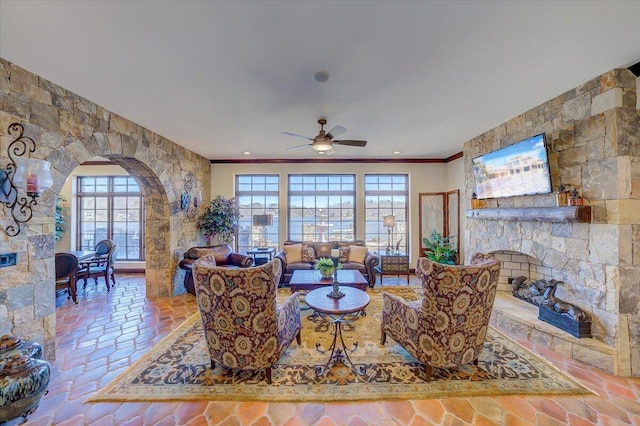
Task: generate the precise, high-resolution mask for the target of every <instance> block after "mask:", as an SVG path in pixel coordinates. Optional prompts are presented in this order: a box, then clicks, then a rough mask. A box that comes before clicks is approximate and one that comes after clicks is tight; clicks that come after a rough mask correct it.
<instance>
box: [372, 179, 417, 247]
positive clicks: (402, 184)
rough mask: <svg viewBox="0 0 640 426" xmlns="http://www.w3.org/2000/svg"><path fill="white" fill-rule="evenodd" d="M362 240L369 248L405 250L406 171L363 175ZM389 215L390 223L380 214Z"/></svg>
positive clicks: (407, 185) (407, 184)
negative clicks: (363, 233) (363, 232)
mask: <svg viewBox="0 0 640 426" xmlns="http://www.w3.org/2000/svg"><path fill="white" fill-rule="evenodd" d="M364 198H365V240H366V242H367V247H369V250H371V251H376V252H378V253H385V252H386V250H387V247H391V248H393V251H396V246H397V247H398V251H400V252H402V253H407V247H408V245H407V216H408V200H409V176H408V175H391V174H385V175H378V174H376V175H373V174H371V175H364ZM389 215H393V216H394V224H393V227H384V226H383V225H384V217H385V216H389Z"/></svg>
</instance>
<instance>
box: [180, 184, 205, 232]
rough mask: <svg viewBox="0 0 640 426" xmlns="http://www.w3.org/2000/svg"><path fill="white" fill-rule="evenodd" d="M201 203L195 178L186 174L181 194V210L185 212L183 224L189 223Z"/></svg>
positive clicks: (200, 195)
mask: <svg viewBox="0 0 640 426" xmlns="http://www.w3.org/2000/svg"><path fill="white" fill-rule="evenodd" d="M201 201H202V193H201V192H200V189H199V188H198V182H197V181H196V178H195V176H193V174H191V173H187V174H186V176H185V177H184V192H183V193H182V199H181V208H182V210H185V217H184V219H183V220H182V221H183V222H184V223H189V222H191V220H192V219H193V218H194V217H196V213H197V211H198V206H199V205H200V202H201Z"/></svg>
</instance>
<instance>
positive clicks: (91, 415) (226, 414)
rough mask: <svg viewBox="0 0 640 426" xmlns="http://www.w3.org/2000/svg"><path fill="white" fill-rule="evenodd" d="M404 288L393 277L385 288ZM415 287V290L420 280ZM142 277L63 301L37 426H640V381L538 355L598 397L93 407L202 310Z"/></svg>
mask: <svg viewBox="0 0 640 426" xmlns="http://www.w3.org/2000/svg"><path fill="white" fill-rule="evenodd" d="M402 283H404V284H405V285H406V280H405V279H402V278H400V279H399V280H397V279H396V278H395V277H386V276H385V279H384V284H385V285H391V284H402ZM412 284H417V281H416V279H415V277H412ZM144 288H145V286H144V277H143V276H141V275H133V274H130V275H122V274H120V275H119V276H118V285H117V286H116V287H115V288H114V289H113V290H112V291H111V292H110V293H107V292H106V291H105V288H104V284H102V282H101V281H99V285H98V286H97V288H96V287H95V286H94V285H93V284H91V283H90V284H89V285H88V286H87V290H86V291H83V290H80V291H79V296H78V299H79V304H78V305H74V304H73V303H72V302H71V301H69V300H67V299H66V296H64V295H62V296H59V297H58V299H57V305H58V308H57V359H56V360H55V361H53V362H52V364H51V367H52V377H51V382H50V384H49V393H48V394H47V395H46V396H45V397H44V398H43V399H42V401H41V403H40V407H39V408H38V409H37V410H36V412H35V413H33V414H32V415H31V416H30V417H29V424H34V425H51V424H55V425H173V424H188V425H206V424H209V425H214V424H215V425H218V424H222V425H269V424H277V425H292V426H293V425H367V424H376V425H395V424H399V425H425V424H443V425H464V424H474V425H489V424H497V425H530V424H535V425H556V424H570V425H592V424H593V425H618V424H636V425H640V403H639V400H640V379H626V378H620V377H614V376H611V375H608V374H606V373H603V372H602V371H600V370H598V369H595V368H592V367H589V366H586V365H583V364H581V363H578V362H575V361H572V360H567V359H564V358H562V357H560V356H558V355H557V354H555V353H553V352H550V351H548V350H544V349H540V348H532V349H533V350H534V351H536V352H538V353H540V354H541V355H542V356H543V357H545V358H546V359H548V360H549V361H550V362H552V363H553V364H554V365H555V366H557V367H558V368H559V369H561V370H563V371H566V372H568V373H569V374H570V375H572V376H573V377H574V378H576V379H577V380H579V381H580V382H582V383H583V384H585V385H586V386H588V387H589V388H591V389H592V390H594V391H595V392H596V393H597V394H598V396H586V397H584V396H583V397H548V398H545V397H521V396H505V397H480V398H449V399H439V400H426V401H422V400H420V401H418V400H414V401H383V402H360V403H327V404H324V403H317V404H313V403H299V404H292V403H291V404H288V403H277V404H276V403H273V404H269V403H262V402H258V403H256V402H235V403H229V402H182V403H177V402H176V403H126V402H125V403H88V404H84V400H85V399H86V398H87V397H88V396H89V395H92V394H93V393H94V392H95V391H96V390H97V389H100V388H102V387H103V386H104V385H106V384H107V383H108V382H109V381H110V380H111V379H113V378H114V377H115V376H116V375H118V374H119V373H121V372H123V371H124V370H125V369H126V368H127V367H128V366H129V365H130V364H131V363H132V362H134V361H136V360H137V359H139V358H140V356H142V355H143V354H144V353H145V352H147V351H148V350H149V348H151V347H152V346H153V345H154V344H155V343H157V342H158V341H159V340H160V339H162V338H163V337H164V336H165V335H167V333H169V332H170V331H171V330H172V329H173V328H174V327H176V326H177V325H178V324H180V323H181V322H182V321H183V320H185V319H186V318H187V317H188V316H189V315H190V314H191V313H192V312H195V310H196V306H195V300H194V297H193V296H192V295H181V296H177V297H172V298H166V299H157V300H148V299H146V298H145V291H144Z"/></svg>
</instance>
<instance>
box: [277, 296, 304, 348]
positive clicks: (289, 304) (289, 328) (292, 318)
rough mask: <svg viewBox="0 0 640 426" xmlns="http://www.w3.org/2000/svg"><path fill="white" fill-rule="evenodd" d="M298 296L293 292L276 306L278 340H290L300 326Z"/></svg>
mask: <svg viewBox="0 0 640 426" xmlns="http://www.w3.org/2000/svg"><path fill="white" fill-rule="evenodd" d="M299 296H300V295H299V294H298V292H295V293H293V294H292V295H291V296H289V297H288V298H287V299H286V300H285V301H284V302H282V303H280V304H278V306H277V307H276V319H277V323H278V339H279V340H280V339H282V340H280V341H285V342H291V341H292V340H293V339H294V338H295V337H296V335H297V334H298V332H299V331H300V329H301V327H302V322H301V320H300V297H299ZM280 327H282V328H280Z"/></svg>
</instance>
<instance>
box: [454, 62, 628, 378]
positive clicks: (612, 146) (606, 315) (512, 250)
mask: <svg viewBox="0 0 640 426" xmlns="http://www.w3.org/2000/svg"><path fill="white" fill-rule="evenodd" d="M637 86H638V79H636V77H635V76H634V75H633V74H632V73H631V72H630V71H628V70H613V71H610V72H608V73H606V74H604V75H602V76H600V77H598V78H595V79H593V80H591V81H589V82H587V83H585V84H584V85H582V86H580V87H577V88H575V89H573V90H571V91H569V92H567V93H564V94H562V95H560V96H558V97H557V98H554V99H552V100H550V101H548V102H546V103H544V104H542V105H540V106H538V107H536V108H534V109H532V110H530V111H527V112H525V113H524V114H522V115H520V116H518V117H515V118H514V119H512V120H510V121H508V122H507V123H504V124H502V125H500V126H498V127H496V128H494V129H492V130H490V131H488V132H486V133H485V134H483V135H480V136H478V137H477V138H475V139H473V140H470V141H468V142H466V143H465V146H464V158H465V191H466V193H465V195H466V199H467V200H470V199H471V193H472V192H473V190H474V182H473V174H472V169H471V159H472V158H474V157H476V156H478V155H481V154H485V153H487V152H490V151H493V150H495V149H498V148H501V147H504V146H507V145H510V144H512V143H515V142H517V141H519V140H522V139H525V138H526V137H529V136H532V135H534V134H538V133H545V134H546V138H547V145H548V153H549V161H550V168H551V175H552V183H553V187H554V189H557V188H558V186H559V185H560V184H564V185H565V186H568V187H570V188H575V189H577V190H578V192H579V193H580V194H581V195H583V197H584V199H585V204H587V205H588V206H590V207H589V208H588V209H589V215H588V216H580V215H575V216H566V217H563V216H561V215H560V216H559V215H557V214H556V213H558V211H559V210H561V209H560V208H558V207H556V202H555V196H554V194H547V195H535V196H522V197H512V198H502V199H493V200H489V202H488V205H487V209H485V210H484V211H483V212H481V214H480V213H479V212H478V211H475V210H468V211H467V212H466V213H467V214H466V216H467V220H466V225H465V241H464V248H465V257H466V258H467V260H469V258H470V257H471V256H472V255H473V254H474V253H476V252H485V253H494V254H495V255H496V256H497V257H498V258H499V259H500V260H502V262H503V265H502V266H503V271H502V276H501V278H500V284H499V290H501V291H500V293H501V294H500V295H499V297H498V298H497V299H496V300H497V301H496V308H495V311H494V314H493V315H492V322H493V323H494V324H495V325H497V326H498V327H500V328H502V329H504V330H506V331H507V332H508V333H509V334H512V335H517V336H518V337H520V338H524V339H527V340H530V341H533V342H537V343H543V344H545V345H547V346H549V347H551V348H552V349H555V350H557V351H559V352H562V353H564V354H565V355H566V356H569V357H572V358H574V359H578V360H580V361H582V362H585V363H588V364H591V365H595V366H598V367H600V368H603V369H605V370H608V371H610V372H612V373H614V374H618V375H625V376H640V319H639V318H640V317H639V311H640V284H639V283H640V112H639V110H638V106H637V105H638V103H637V91H638V89H637ZM467 203H469V201H467ZM531 210H535V211H536V214H535V215H530V214H528V213H530V212H531ZM474 212H475V213H474ZM505 212H507V213H508V214H505ZM518 212H521V213H522V214H521V215H520V216H519V215H518ZM545 213H548V214H545ZM585 217H586V219H585ZM518 275H524V276H527V277H528V278H531V279H539V278H544V279H547V280H549V279H556V280H559V281H563V282H564V283H565V284H564V285H562V286H561V287H560V288H559V289H558V291H557V292H556V295H557V296H558V297H559V298H561V299H563V300H567V301H571V303H573V304H575V305H577V306H578V307H579V308H581V309H582V310H584V311H585V312H588V313H589V315H590V316H591V321H592V329H591V333H592V335H593V337H592V338H582V339H577V338H575V337H573V336H571V335H569V334H568V333H566V332H564V331H562V330H557V329H555V330H554V329H553V327H552V326H550V325H548V324H545V323H542V324H541V321H539V320H537V309H536V308H535V307H533V306H530V305H529V304H528V303H526V302H523V301H520V300H517V299H515V298H512V297H511V294H510V293H511V286H510V285H509V278H511V277H514V276H518ZM507 298H510V299H515V300H513V301H512V300H508V299H507ZM524 305H529V306H524ZM532 308H533V309H534V310H535V316H533V315H534V314H533V311H532V310H531V309H532ZM518 312H520V314H519V313H518Z"/></svg>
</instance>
